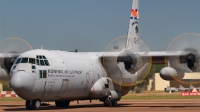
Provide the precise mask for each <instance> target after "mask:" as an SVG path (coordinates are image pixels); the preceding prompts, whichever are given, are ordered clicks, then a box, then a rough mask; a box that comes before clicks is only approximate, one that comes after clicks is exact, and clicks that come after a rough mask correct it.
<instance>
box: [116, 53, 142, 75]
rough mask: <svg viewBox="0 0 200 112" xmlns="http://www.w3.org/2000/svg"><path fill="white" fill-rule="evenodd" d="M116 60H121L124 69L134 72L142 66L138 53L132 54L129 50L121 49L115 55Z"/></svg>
mask: <svg viewBox="0 0 200 112" xmlns="http://www.w3.org/2000/svg"><path fill="white" fill-rule="evenodd" d="M117 62H123V63H124V65H125V69H126V70H127V71H128V72H130V73H132V74H134V73H135V72H137V71H138V70H139V69H141V68H142V66H143V60H142V58H141V56H140V55H139V54H134V53H133V52H131V51H129V50H125V51H122V52H121V53H120V54H119V56H118V57H117Z"/></svg>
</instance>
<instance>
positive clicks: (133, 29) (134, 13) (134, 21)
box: [126, 0, 140, 52]
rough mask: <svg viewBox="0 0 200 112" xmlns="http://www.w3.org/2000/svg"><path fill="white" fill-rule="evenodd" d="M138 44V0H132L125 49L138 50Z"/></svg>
mask: <svg viewBox="0 0 200 112" xmlns="http://www.w3.org/2000/svg"><path fill="white" fill-rule="evenodd" d="M139 44H140V39H139V0H133V3H132V9H131V16H130V23H129V29H128V37H127V42H126V49H128V50H132V51H135V52H138V51H140V49H139V47H140V45H139Z"/></svg>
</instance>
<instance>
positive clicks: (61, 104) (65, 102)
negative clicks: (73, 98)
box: [55, 101, 70, 107]
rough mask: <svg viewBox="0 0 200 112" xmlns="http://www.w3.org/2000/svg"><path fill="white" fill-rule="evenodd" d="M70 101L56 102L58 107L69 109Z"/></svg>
mask: <svg viewBox="0 0 200 112" xmlns="http://www.w3.org/2000/svg"><path fill="white" fill-rule="evenodd" d="M69 104H70V101H55V105H56V107H69Z"/></svg>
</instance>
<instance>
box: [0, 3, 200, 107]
mask: <svg viewBox="0 0 200 112" xmlns="http://www.w3.org/2000/svg"><path fill="white" fill-rule="evenodd" d="M138 4H139V0H133V4H132V10H131V16H130V23H129V29H128V35H127V37H126V40H125V42H124V43H123V42H122V43H121V41H120V39H122V38H121V37H120V38H117V39H116V40H114V41H113V42H111V43H110V44H109V46H108V47H107V48H106V51H105V52H68V51H59V50H45V49H34V50H29V51H26V52H23V53H16V52H12V53H11V52H10V53H6V54H1V60H0V61H1V69H0V79H1V81H3V82H8V83H9V85H10V87H11V88H12V89H13V90H14V91H15V93H16V94H17V95H18V96H19V97H21V98H22V99H24V100H26V103H25V106H26V109H28V110H31V109H33V110H34V109H39V108H40V107H41V102H48V101H55V105H56V106H57V107H68V106H69V104H70V101H74V100H93V99H99V100H100V101H102V102H103V104H104V106H110V105H112V106H115V105H116V104H117V102H118V101H120V99H121V97H122V96H124V95H126V94H127V93H128V92H129V91H130V89H131V88H132V86H133V85H135V84H137V82H138V81H140V80H143V79H144V77H145V76H146V75H147V74H148V72H149V70H150V68H151V64H166V66H167V67H164V68H163V69H162V70H161V71H160V76H161V77H162V78H163V79H164V80H177V81H180V82H181V81H182V78H183V77H184V71H183V70H182V69H181V68H187V69H189V70H190V71H193V72H198V71H199V69H200V65H199V64H200V59H199V58H200V55H199V54H200V53H199V51H200V50H199V49H200V47H198V46H196V45H198V44H199V43H198V42H199V34H194V33H193V34H183V35H181V36H180V38H179V37H177V38H175V40H173V41H172V43H170V45H169V47H168V48H167V51H165V52H150V51H149V49H148V47H147V46H146V44H145V43H144V42H143V41H142V40H141V39H140V38H139V5H138ZM182 37H183V38H182ZM187 37H190V38H189V39H188V38H187ZM178 39H180V40H178ZM193 39H194V40H195V41H192V40H193ZM176 40H178V41H177V42H180V43H181V44H180V43H176ZM188 40H189V41H188ZM185 83H188V82H185ZM189 83H191V82H189ZM193 83H198V82H193Z"/></svg>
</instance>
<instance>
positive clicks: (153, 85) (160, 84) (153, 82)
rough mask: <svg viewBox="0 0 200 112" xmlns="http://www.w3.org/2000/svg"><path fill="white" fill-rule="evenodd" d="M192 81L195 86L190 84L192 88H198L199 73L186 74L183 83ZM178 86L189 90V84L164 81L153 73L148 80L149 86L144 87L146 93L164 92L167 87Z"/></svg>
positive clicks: (199, 85)
mask: <svg viewBox="0 0 200 112" xmlns="http://www.w3.org/2000/svg"><path fill="white" fill-rule="evenodd" d="M188 81H193V82H195V84H192V85H193V86H194V87H200V73H186V74H185V76H184V78H183V82H188ZM179 85H182V86H183V87H185V88H189V86H190V84H189V82H188V83H180V82H178V81H176V80H173V81H166V80H163V79H162V78H161V77H160V74H159V73H155V75H154V77H153V78H152V79H149V84H148V85H146V86H145V87H144V90H146V91H151V90H154V91H164V90H165V88H166V87H167V86H170V87H176V88H179Z"/></svg>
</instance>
